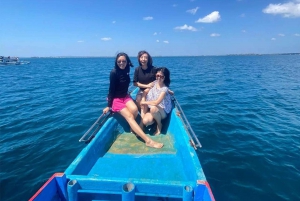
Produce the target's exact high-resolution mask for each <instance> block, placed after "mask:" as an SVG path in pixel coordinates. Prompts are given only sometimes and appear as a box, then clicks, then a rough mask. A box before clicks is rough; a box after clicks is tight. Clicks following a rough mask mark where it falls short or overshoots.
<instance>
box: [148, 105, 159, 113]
mask: <svg viewBox="0 0 300 201" xmlns="http://www.w3.org/2000/svg"><path fill="white" fill-rule="evenodd" d="M158 112H159V109H158V108H157V107H156V106H153V107H151V108H150V113H151V114H156V113H158Z"/></svg>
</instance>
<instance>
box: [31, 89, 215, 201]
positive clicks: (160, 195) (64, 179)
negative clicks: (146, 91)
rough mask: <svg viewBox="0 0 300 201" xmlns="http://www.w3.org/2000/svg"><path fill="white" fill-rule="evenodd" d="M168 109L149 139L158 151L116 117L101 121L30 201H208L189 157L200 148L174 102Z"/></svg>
mask: <svg viewBox="0 0 300 201" xmlns="http://www.w3.org/2000/svg"><path fill="white" fill-rule="evenodd" d="M137 91H138V88H136V89H135V90H134V91H133V92H132V93H131V95H132V96H133V97H135V95H136V93H137ZM172 103H173V105H174V107H173V110H172V112H171V114H170V115H169V116H168V117H167V119H165V120H164V122H163V125H164V127H163V129H162V134H161V135H160V136H156V137H155V138H156V139H157V141H160V142H163V143H164V147H163V148H161V149H153V148H149V147H146V145H145V143H143V142H141V141H140V139H139V138H137V137H136V136H135V135H134V134H133V133H130V129H129V125H128V124H127V122H126V121H125V119H124V118H123V117H122V116H120V115H119V114H118V113H110V114H106V115H101V116H100V117H99V118H98V119H97V121H96V122H95V123H94V124H93V126H92V127H91V128H90V129H89V130H88V131H87V132H86V133H85V134H84V135H83V136H82V138H81V139H80V140H79V141H81V142H85V143H88V145H87V146H86V147H85V148H83V149H82V151H81V152H80V153H79V155H78V156H77V157H76V158H75V159H74V161H73V162H72V163H71V164H70V165H69V167H68V168H67V169H66V170H65V172H64V173H55V174H54V175H53V176H52V177H51V178H50V179H49V180H48V181H47V182H46V183H45V184H44V185H43V186H42V187H41V188H40V189H39V190H38V191H37V192H36V194H35V195H34V196H33V197H32V198H31V199H30V201H40V200H41V201H56V200H57V201H58V200H64V201H66V200H69V201H80V200H126V201H142V200H147V201H152V200H169V201H177V200H185V201H214V200H215V199H214V196H213V194H212V191H211V189H210V186H209V184H208V182H207V180H206V177H205V175H204V172H203V169H202V166H201V164H200V161H199V159H198V157H197V154H196V151H195V149H197V147H201V144H200V142H199V140H198V139H197V137H196V135H195V133H194V132H193V130H192V129H191V126H190V124H189V123H188V121H187V119H186V117H185V115H184V113H183V111H182V109H181V106H180V105H179V103H178V102H177V100H176V99H175V97H173V100H172ZM149 129H150V130H151V129H153V128H149ZM146 130H148V129H146ZM150 130H148V132H149V134H150V133H151V131H150ZM90 133H91V134H90ZM89 134H90V136H89V137H87V136H88V135H89ZM153 137H154V136H153ZM194 140H195V141H196V143H195V142H194ZM39 176H40V175H39Z"/></svg>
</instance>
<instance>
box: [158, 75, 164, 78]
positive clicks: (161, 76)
mask: <svg viewBox="0 0 300 201" xmlns="http://www.w3.org/2000/svg"><path fill="white" fill-rule="evenodd" d="M159 77H160V78H161V79H164V78H165V76H163V75H156V78H159Z"/></svg>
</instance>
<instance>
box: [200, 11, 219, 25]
mask: <svg viewBox="0 0 300 201" xmlns="http://www.w3.org/2000/svg"><path fill="white" fill-rule="evenodd" d="M220 19H221V16H220V14H219V11H214V12H212V13H211V14H209V15H206V16H205V17H203V18H199V19H198V20H197V21H196V23H200V22H202V23H214V22H217V21H219V20H220Z"/></svg>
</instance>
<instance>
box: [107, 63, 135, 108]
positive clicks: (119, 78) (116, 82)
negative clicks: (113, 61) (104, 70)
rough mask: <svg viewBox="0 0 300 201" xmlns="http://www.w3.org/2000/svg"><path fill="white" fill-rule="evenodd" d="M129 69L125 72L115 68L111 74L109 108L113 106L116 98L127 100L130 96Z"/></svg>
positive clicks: (108, 97)
mask: <svg viewBox="0 0 300 201" xmlns="http://www.w3.org/2000/svg"><path fill="white" fill-rule="evenodd" d="M129 70H130V69H129V68H127V69H126V68H125V69H124V70H122V69H120V68H114V69H113V70H112V71H111V72H110V77H109V80H110V83H109V92H108V96H107V101H108V104H107V106H108V107H111V106H112V102H113V100H114V98H125V97H126V95H127V94H128V87H129V83H130V76H129Z"/></svg>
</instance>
